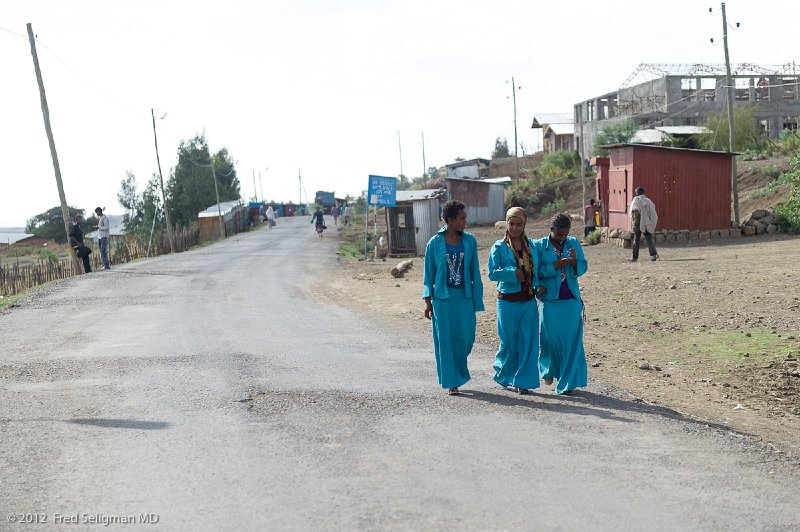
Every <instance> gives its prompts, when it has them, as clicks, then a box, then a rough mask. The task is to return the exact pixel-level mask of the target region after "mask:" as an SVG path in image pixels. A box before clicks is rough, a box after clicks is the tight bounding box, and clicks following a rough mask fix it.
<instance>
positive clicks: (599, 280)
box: [321, 221, 800, 456]
mask: <svg viewBox="0 0 800 532" xmlns="http://www.w3.org/2000/svg"><path fill="white" fill-rule="evenodd" d="M544 225H545V224H544V223H543V222H542V221H539V222H538V223H536V224H533V227H530V228H529V231H528V233H529V236H531V237H538V236H542V235H544V234H545V229H544ZM578 230H580V228H578ZM470 231H471V232H473V234H475V235H476V237H477V238H478V242H479V249H480V251H479V252H480V255H481V263H482V265H483V268H482V269H483V270H484V273H485V269H486V266H485V265H486V262H487V255H488V250H489V247H490V246H491V243H492V242H493V241H494V240H495V239H496V238H497V236H496V235H495V233H494V228H471V229H470ZM576 232H577V231H575V230H573V233H576ZM330 234H331V236H335V235H336V234H337V233H336V232H334V231H331V232H330ZM585 251H586V256H587V259H588V261H589V271H588V272H587V274H586V275H585V276H583V277H582V279H581V289H582V291H583V297H584V300H585V303H586V316H587V318H586V319H587V321H586V325H585V345H586V353H587V361H588V363H589V366H590V368H589V378H590V379H595V380H597V381H600V382H603V383H605V384H610V385H613V386H617V387H620V388H623V389H625V390H627V391H628V392H630V393H631V394H633V395H634V396H636V397H637V398H640V399H641V400H643V401H646V402H648V403H652V404H658V405H662V406H666V407H669V408H672V409H674V410H676V411H678V412H680V413H681V414H684V415H686V416H689V417H692V418H694V419H700V420H704V421H707V422H708V423H710V424H717V425H720V426H727V427H730V428H732V429H734V430H736V431H738V432H740V433H742V434H745V435H747V436H748V437H750V438H752V439H753V440H757V441H763V442H764V443H767V444H770V445H773V446H774V447H775V448H777V449H779V450H781V451H784V452H787V453H789V454H791V455H794V456H797V455H798V454H800V367H799V366H798V364H799V363H800V361H799V360H798V359H800V288H798V287H800V269H799V268H798V267H797V264H798V263H800V239H798V238H789V237H784V236H769V237H767V236H760V237H751V238H746V239H742V240H736V241H727V242H726V241H717V242H714V243H713V244H712V243H709V244H707V245H702V244H694V245H684V246H681V247H668V246H665V247H661V248H660V249H659V255H660V256H661V258H662V260H660V261H658V262H649V261H645V262H638V263H628V262H626V259H627V257H628V256H629V254H630V251H629V250H623V249H619V248H615V247H610V246H605V245H598V246H586V247H585ZM399 260H400V259H388V260H387V261H386V262H382V261H377V262H370V261H366V262H364V261H358V260H355V259H345V258H342V259H340V264H341V268H340V269H339V270H338V271H335V272H332V273H331V274H330V276H329V278H328V279H325V280H324V282H323V283H321V292H322V293H323V294H325V295H327V296H328V297H330V298H331V299H332V300H333V301H335V302H337V303H338V304H339V305H341V306H343V307H346V308H349V309H351V310H354V311H356V312H362V313H366V314H369V315H370V316H372V317H379V318H382V319H386V320H391V321H392V322H393V323H395V324H397V323H404V324H406V325H407V327H408V328H409V329H413V330H415V331H416V332H418V333H420V334H429V330H430V324H429V323H428V321H427V320H425V319H424V318H423V316H422V308H423V305H422V302H421V299H420V297H421V289H422V288H421V287H422V259H421V258H417V259H414V268H413V269H412V270H411V271H410V272H409V273H407V274H406V276H405V278H403V279H395V278H393V277H392V276H391V275H390V273H389V271H390V269H391V268H392V266H394V265H395V264H396V262H398V261H399ZM483 280H484V284H485V288H486V289H485V303H486V312H483V313H479V314H478V331H477V342H478V344H479V347H482V348H483V349H480V350H481V351H490V350H491V349H493V348H494V347H496V345H497V332H496V331H497V328H496V322H495V320H496V313H495V299H494V297H495V292H494V290H493V283H491V282H490V281H489V280H488V278H486V276H485V275H484V279H483ZM644 362H646V364H644ZM487 363H490V361H488V360H487ZM640 366H641V367H649V368H650V369H640Z"/></svg>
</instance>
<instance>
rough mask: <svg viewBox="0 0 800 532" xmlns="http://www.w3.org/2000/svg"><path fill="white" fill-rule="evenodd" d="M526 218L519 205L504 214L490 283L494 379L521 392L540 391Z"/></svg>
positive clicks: (532, 250) (533, 282) (536, 313)
mask: <svg viewBox="0 0 800 532" xmlns="http://www.w3.org/2000/svg"><path fill="white" fill-rule="evenodd" d="M527 221H528V215H527V214H526V213H525V210H524V209H522V208H520V207H511V208H510V209H508V212H507V213H506V234H505V237H504V238H503V239H502V240H498V241H497V242H495V243H494V245H493V246H492V249H491V251H490V252H489V279H491V280H492V281H495V282H496V283H497V335H498V336H499V337H500V347H499V348H498V349H497V354H496V355H495V359H494V365H493V367H494V370H495V373H494V380H495V381H496V382H497V383H498V384H500V385H501V386H503V387H504V388H512V389H514V390H515V391H516V392H517V393H519V394H527V393H528V391H529V390H532V389H534V388H538V387H539V370H538V369H537V367H536V362H537V358H538V355H539V310H538V308H537V304H536V299H535V297H534V296H535V295H536V290H537V286H538V284H539V283H538V277H537V271H536V263H535V262H534V253H536V251H535V248H534V246H535V244H534V241H533V240H532V239H529V238H528V236H527V235H526V234H525V223H526V222H527Z"/></svg>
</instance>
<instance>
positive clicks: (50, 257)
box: [36, 248, 58, 264]
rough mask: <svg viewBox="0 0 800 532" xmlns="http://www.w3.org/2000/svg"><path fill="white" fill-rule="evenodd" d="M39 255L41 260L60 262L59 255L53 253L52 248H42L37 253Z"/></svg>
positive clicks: (53, 262)
mask: <svg viewBox="0 0 800 532" xmlns="http://www.w3.org/2000/svg"><path fill="white" fill-rule="evenodd" d="M36 255H37V256H38V257H39V260H43V261H45V262H47V263H50V264H57V263H58V255H56V254H55V253H53V252H52V251H51V250H49V249H47V248H42V249H40V250H39V252H38V253H37V254H36Z"/></svg>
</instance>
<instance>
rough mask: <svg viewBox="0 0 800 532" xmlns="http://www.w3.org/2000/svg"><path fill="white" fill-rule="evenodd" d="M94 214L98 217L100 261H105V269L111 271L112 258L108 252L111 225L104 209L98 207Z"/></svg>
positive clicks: (96, 227)
mask: <svg viewBox="0 0 800 532" xmlns="http://www.w3.org/2000/svg"><path fill="white" fill-rule="evenodd" d="M94 213H95V214H96V215H97V225H96V226H95V229H97V237H98V241H99V243H100V259H102V261H103V269H104V270H110V269H111V258H110V256H109V252H108V241H109V238H111V224H110V223H109V221H108V216H106V215H105V214H103V209H102V208H100V207H97V208H96V209H95V210H94Z"/></svg>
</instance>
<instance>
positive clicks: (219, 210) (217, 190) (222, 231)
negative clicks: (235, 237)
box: [211, 155, 225, 238]
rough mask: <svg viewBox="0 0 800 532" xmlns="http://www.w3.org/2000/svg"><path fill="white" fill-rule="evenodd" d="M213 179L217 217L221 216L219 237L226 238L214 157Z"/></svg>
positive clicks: (212, 161)
mask: <svg viewBox="0 0 800 532" xmlns="http://www.w3.org/2000/svg"><path fill="white" fill-rule="evenodd" d="M211 179H213V180H214V194H216V196H217V215H218V216H219V236H220V238H225V222H224V221H223V219H222V207H221V206H220V204H219V187H217V173H216V172H215V171H214V156H213V155H212V156H211Z"/></svg>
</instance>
